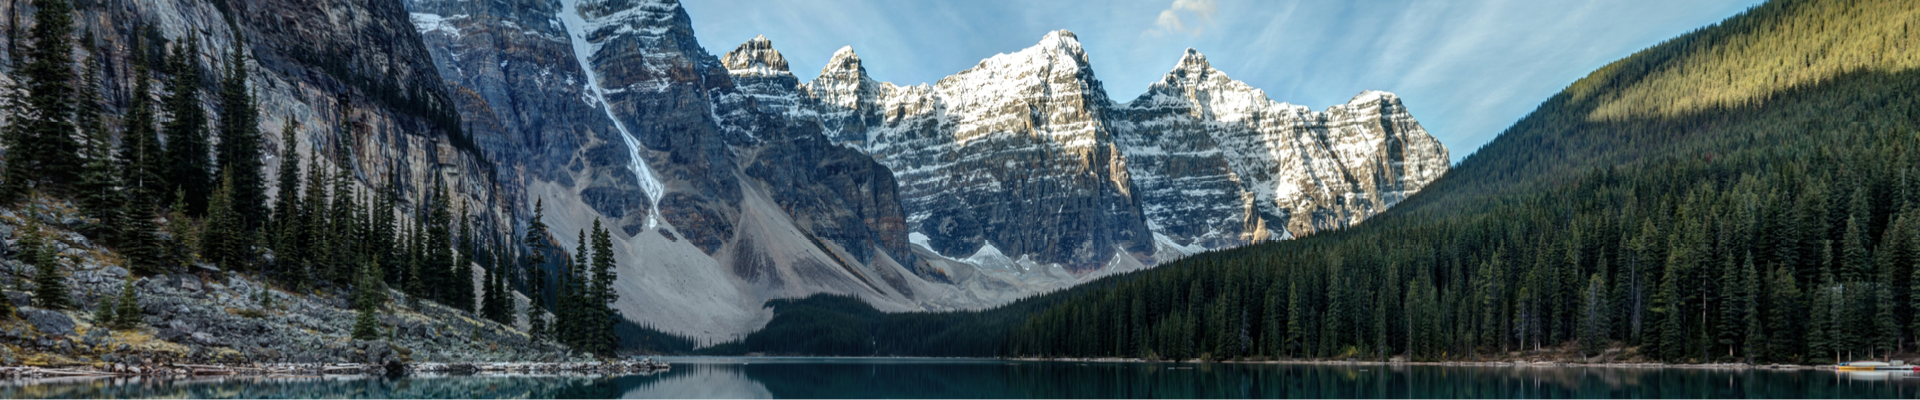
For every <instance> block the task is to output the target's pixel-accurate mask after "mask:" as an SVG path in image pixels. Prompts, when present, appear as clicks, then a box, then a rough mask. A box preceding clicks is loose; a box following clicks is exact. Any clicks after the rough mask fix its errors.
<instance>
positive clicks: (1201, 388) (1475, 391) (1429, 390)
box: [0, 358, 1920, 399]
mask: <svg viewBox="0 0 1920 400" xmlns="http://www.w3.org/2000/svg"><path fill="white" fill-rule="evenodd" d="M668 362H671V363H673V364H674V366H673V369H672V370H671V371H667V372H664V373H658V374H652V375H629V376H581V375H572V376H527V375H471V376H415V377H407V378H398V379H382V378H359V377H354V378H346V377H331V378H300V379H291V378H279V379H267V378H224V379H192V380H188V379H178V380H153V379H113V380H100V379H93V380H39V381H0V398H4V399H12V398H130V397H131V398H155V397H187V398H320V397H324V398H1912V397H1915V395H1916V394H1917V393H1920V376H1915V375H1913V374H1911V373H1884V372H1879V373H1845V372H1842V373H1836V372H1832V371H1810V370H1795V371H1775V370H1699V369H1641V368H1599V367H1596V368H1577V367H1442V366H1398V367H1394V366H1377V365H1365V366H1359V365H1355V366H1346V365H1339V366H1334V365H1271V364H1200V365H1195V364H1172V363H1095V362H1031V361H1004V360H953V359H894V358H881V359H874V358H671V359H668Z"/></svg>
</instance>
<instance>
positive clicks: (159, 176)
mask: <svg viewBox="0 0 1920 400" xmlns="http://www.w3.org/2000/svg"><path fill="white" fill-rule="evenodd" d="M144 37H145V35H134V39H133V43H134V44H133V48H134V49H135V50H134V51H133V57H132V58H133V62H132V64H133V94H132V96H131V99H129V100H128V107H127V114H126V120H125V121H124V124H125V128H124V129H125V131H124V132H123V134H122V136H121V138H120V155H119V157H120V163H121V172H122V173H123V175H122V176H121V179H120V180H121V182H123V184H125V185H126V194H127V204H126V206H127V207H126V208H127V214H128V218H135V216H137V215H147V216H152V214H153V208H154V207H158V206H159V205H160V201H161V198H162V197H161V196H163V195H165V194H166V193H167V192H166V184H165V183H164V182H163V179H164V178H163V177H164V176H165V171H164V168H165V167H164V165H166V164H165V163H164V160H165V157H166V155H165V154H166V153H165V151H164V149H162V148H161V145H160V137H159V136H158V135H159V134H158V133H157V132H156V131H155V130H154V115H153V113H154V105H153V88H152V86H153V79H152V77H151V76H149V72H148V68H147V58H146V56H145V55H146V52H144V51H140V50H139V49H141V48H143V47H144V46H145V44H144V43H145V42H144V39H143V38H144ZM149 220H151V218H149Z"/></svg>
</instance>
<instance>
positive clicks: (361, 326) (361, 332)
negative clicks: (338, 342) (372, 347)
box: [352, 266, 387, 340]
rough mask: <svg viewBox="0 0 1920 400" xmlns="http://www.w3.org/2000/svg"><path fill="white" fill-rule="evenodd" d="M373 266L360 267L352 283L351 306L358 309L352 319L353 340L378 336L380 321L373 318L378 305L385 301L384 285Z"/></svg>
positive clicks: (372, 338)
mask: <svg viewBox="0 0 1920 400" xmlns="http://www.w3.org/2000/svg"><path fill="white" fill-rule="evenodd" d="M376 273H377V272H376V271H375V270H374V268H373V267H371V266H368V267H362V268H360V273H358V274H355V275H357V276H358V279H357V281H356V282H354V285H353V308H354V309H355V310H358V311H359V314H360V315H359V316H358V317H357V318H355V319H354V323H353V332H352V335H353V338H354V339H355V340H375V339H379V338H380V321H379V319H377V318H375V315H374V314H376V313H379V312H380V305H381V304H385V303H386V302H387V291H386V288H385V285H384V284H382V283H381V282H380V278H379V277H378V275H376Z"/></svg>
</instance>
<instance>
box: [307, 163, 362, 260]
mask: <svg viewBox="0 0 1920 400" xmlns="http://www.w3.org/2000/svg"><path fill="white" fill-rule="evenodd" d="M315 165H318V164H315ZM333 165H334V168H335V170H334V173H333V176H332V178H333V195H332V196H329V199H331V200H332V203H331V205H330V206H329V207H327V208H326V209H325V210H326V213H327V216H326V225H325V226H327V228H326V230H325V231H323V232H321V234H324V235H326V236H327V241H326V243H327V245H328V247H327V249H328V252H327V253H323V254H324V256H325V257H326V258H327V260H326V262H325V263H324V266H325V267H327V269H323V270H321V271H324V272H325V273H326V278H327V280H328V281H331V282H334V283H335V284H340V285H345V284H349V283H351V282H352V281H353V280H355V279H359V278H358V277H357V276H356V275H359V273H360V271H359V269H360V268H361V267H360V265H362V264H360V263H359V260H358V256H357V254H355V252H354V250H355V249H357V248H359V244H360V241H359V240H358V239H357V238H355V237H353V234H354V232H355V231H358V230H359V228H358V227H357V226H355V221H356V220H357V219H356V218H354V214H355V213H356V211H355V210H354V208H355V200H354V194H353V167H352V159H351V158H350V157H348V156H347V155H346V153H345V152H341V153H338V156H337V157H336V158H335V160H334V164H333ZM316 211H318V210H316Z"/></svg>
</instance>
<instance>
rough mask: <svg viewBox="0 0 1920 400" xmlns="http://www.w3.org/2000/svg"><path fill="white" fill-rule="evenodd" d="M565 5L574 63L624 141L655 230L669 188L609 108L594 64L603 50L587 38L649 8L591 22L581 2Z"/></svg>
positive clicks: (562, 15)
mask: <svg viewBox="0 0 1920 400" xmlns="http://www.w3.org/2000/svg"><path fill="white" fill-rule="evenodd" d="M561 4H562V6H561V10H560V22H561V25H563V26H566V28H567V39H568V40H569V41H570V42H571V43H572V44H573V57H574V62H577V63H579V64H580V70H581V71H584V73H585V74H586V80H587V81H586V83H585V85H586V88H587V93H590V96H591V97H592V100H593V103H594V106H596V107H599V108H600V110H601V111H602V112H605V113H606V114H607V120H609V121H612V122H613V127H614V129H617V130H619V131H620V138H621V139H622V140H623V141H625V142H626V145H627V153H628V154H627V155H628V159H629V160H631V163H630V164H628V166H627V168H628V169H632V170H633V175H634V177H635V178H637V179H638V180H639V181H640V188H641V190H643V191H645V192H646V193H647V201H648V202H649V203H650V206H649V207H650V208H651V210H650V211H651V212H650V213H648V217H647V229H654V227H656V226H658V225H659V220H660V217H659V215H660V197H661V196H663V195H665V194H666V187H665V186H664V185H661V184H660V180H659V179H657V178H655V177H654V176H653V170H652V169H649V168H648V167H647V163H646V160H645V159H643V158H641V157H640V141H639V139H635V138H634V137H633V133H631V132H628V131H627V127H626V125H625V124H622V123H620V119H619V118H615V117H614V115H613V109H612V108H611V107H608V106H607V103H606V93H605V92H604V90H605V89H604V88H602V87H601V86H600V83H599V82H600V78H599V74H597V73H595V72H594V69H593V63H592V62H591V61H590V60H592V59H593V56H594V55H595V54H598V52H599V50H600V47H599V45H597V44H594V43H593V42H591V41H589V40H588V37H587V32H597V31H598V29H596V28H602V27H605V26H606V25H607V24H612V23H616V22H619V18H628V17H632V16H633V15H634V13H636V12H639V11H645V10H646V8H645V6H641V7H634V8H632V9H628V10H625V11H620V12H617V13H614V14H613V15H609V16H607V17H603V18H597V19H595V21H592V22H589V21H587V20H586V19H585V18H582V17H581V14H580V0H565V1H563V2H562V3H561ZM656 5H657V4H656ZM668 5H669V6H671V7H674V8H678V7H680V4H679V3H672V4H668Z"/></svg>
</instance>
